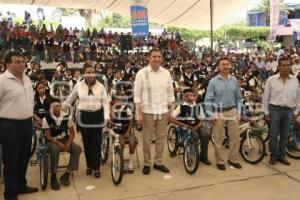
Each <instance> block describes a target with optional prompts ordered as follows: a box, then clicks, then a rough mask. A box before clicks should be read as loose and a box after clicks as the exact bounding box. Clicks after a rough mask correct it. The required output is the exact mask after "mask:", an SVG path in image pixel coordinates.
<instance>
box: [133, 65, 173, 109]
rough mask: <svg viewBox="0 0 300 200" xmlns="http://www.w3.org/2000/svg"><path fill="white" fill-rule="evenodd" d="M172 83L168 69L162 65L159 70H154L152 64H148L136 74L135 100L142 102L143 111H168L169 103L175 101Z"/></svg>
mask: <svg viewBox="0 0 300 200" xmlns="http://www.w3.org/2000/svg"><path fill="white" fill-rule="evenodd" d="M147 76H148V77H149V78H147ZM149 82H150V83H149ZM172 83H173V81H172V78H171V74H170V72H169V71H168V70H166V69H164V68H163V67H160V68H159V69H158V71H154V70H153V69H152V68H151V67H150V66H147V67H145V68H143V69H141V70H139V71H138V73H137V75H136V78H135V83H134V102H135V103H140V104H141V106H142V112H143V113H147V114H164V113H167V112H168V104H170V103H173V102H174V101H175V98H174V89H173V84H172ZM149 93H150V94H149Z"/></svg>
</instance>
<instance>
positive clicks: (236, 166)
mask: <svg viewBox="0 0 300 200" xmlns="http://www.w3.org/2000/svg"><path fill="white" fill-rule="evenodd" d="M228 164H229V165H231V166H233V167H235V168H237V169H242V165H241V164H240V163H234V162H231V161H230V160H228Z"/></svg>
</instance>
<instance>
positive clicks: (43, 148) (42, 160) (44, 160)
mask: <svg viewBox="0 0 300 200" xmlns="http://www.w3.org/2000/svg"><path fill="white" fill-rule="evenodd" d="M36 128H38V129H39V130H41V133H40V136H39V138H38V146H37V148H36V155H37V159H36V161H35V164H37V163H38V164H39V168H40V185H41V188H42V190H46V188H47V185H48V171H49V154H48V145H47V143H46V132H45V130H46V129H44V128H41V127H36Z"/></svg>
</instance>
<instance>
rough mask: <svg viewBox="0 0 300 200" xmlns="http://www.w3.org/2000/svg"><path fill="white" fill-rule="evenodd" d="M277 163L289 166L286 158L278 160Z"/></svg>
mask: <svg viewBox="0 0 300 200" xmlns="http://www.w3.org/2000/svg"><path fill="white" fill-rule="evenodd" d="M278 161H279V162H281V163H282V164H284V165H291V163H290V162H289V161H288V160H287V159H286V158H280V159H278Z"/></svg>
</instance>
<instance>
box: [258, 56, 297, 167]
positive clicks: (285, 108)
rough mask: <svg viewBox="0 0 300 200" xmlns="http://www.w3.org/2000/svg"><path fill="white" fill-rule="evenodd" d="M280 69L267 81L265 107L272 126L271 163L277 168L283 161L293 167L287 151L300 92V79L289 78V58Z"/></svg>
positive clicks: (282, 62)
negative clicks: (276, 165) (286, 156)
mask: <svg viewBox="0 0 300 200" xmlns="http://www.w3.org/2000/svg"><path fill="white" fill-rule="evenodd" d="M278 66H279V67H278V69H279V74H275V75H273V76H271V77H270V78H269V79H268V80H267V83H266V86H265V91H264V96H263V101H262V103H263V105H262V107H263V110H264V113H265V119H266V121H267V122H269V124H270V133H269V134H270V141H269V150H270V154H271V155H270V160H269V163H270V164H271V165H275V164H276V162H277V161H280V162H281V163H283V164H285V165H290V163H289V161H288V160H286V158H285V154H286V152H285V149H286V146H287V143H288V133H289V128H290V124H291V122H295V121H296V118H297V115H298V113H299V108H300V107H299V106H300V90H299V82H298V80H297V78H296V77H294V76H291V75H290V61H289V59H288V58H280V59H279V61H278ZM279 136H280V137H279ZM278 138H279V139H280V140H279V141H278Z"/></svg>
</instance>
